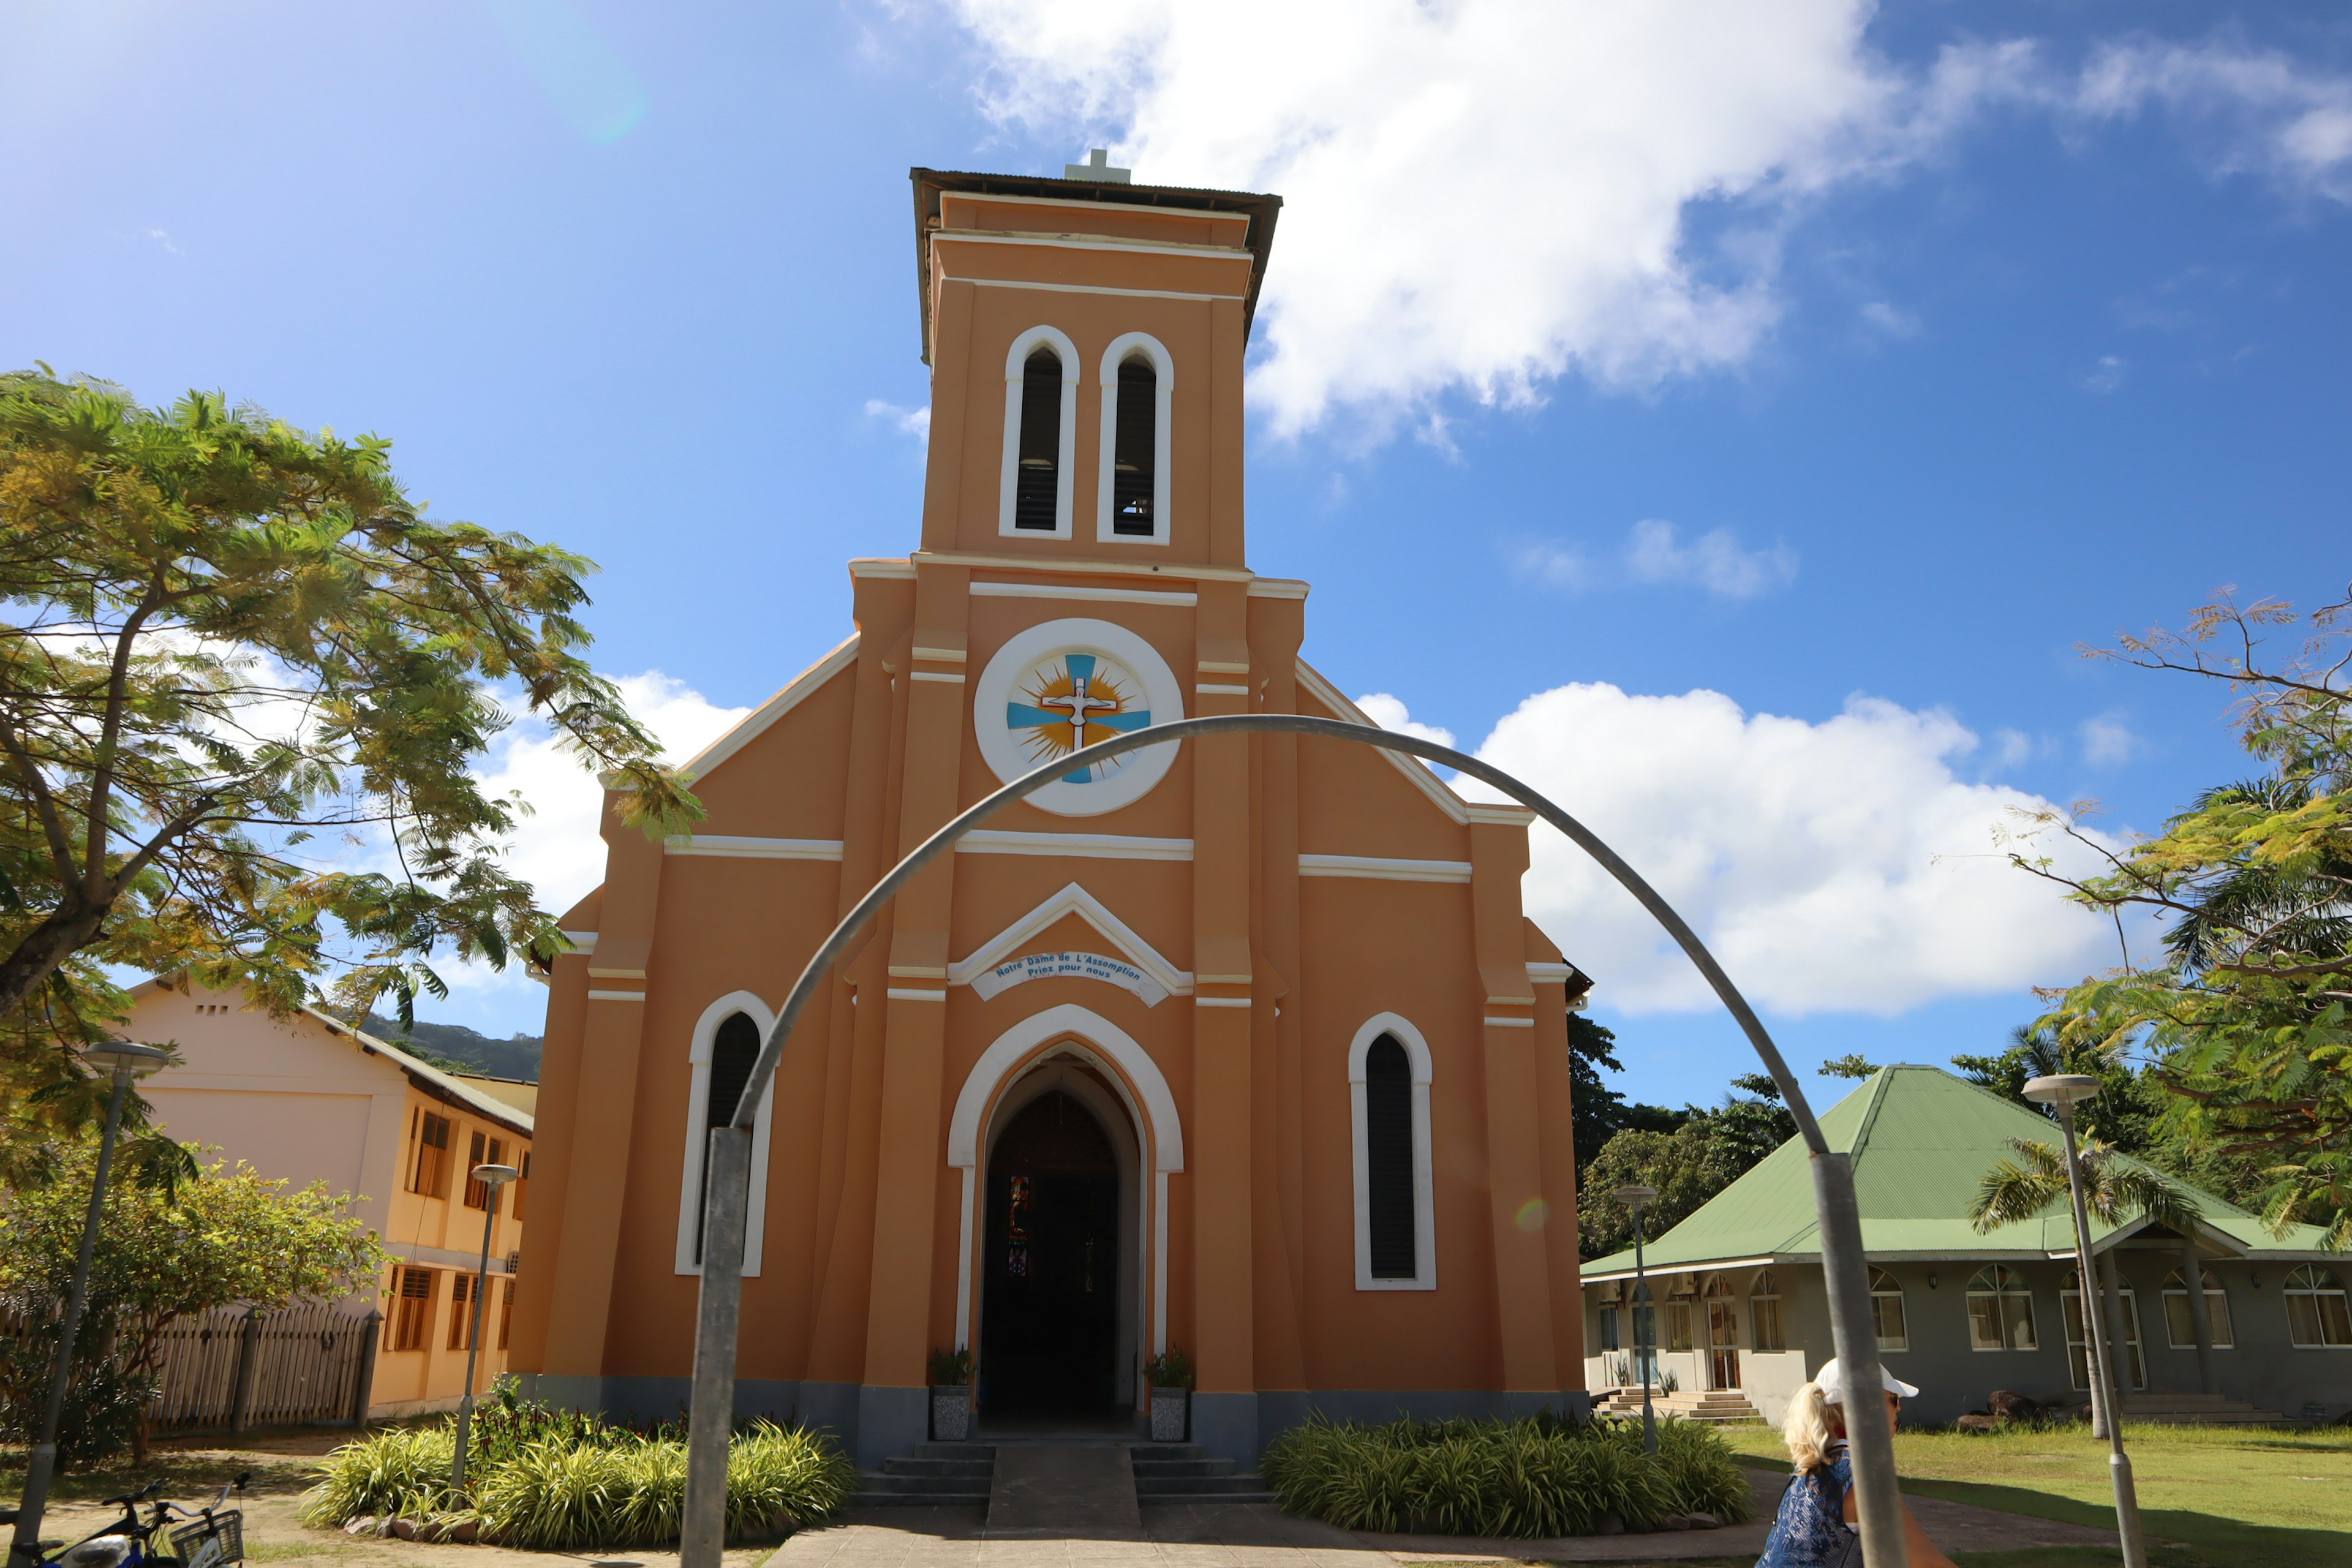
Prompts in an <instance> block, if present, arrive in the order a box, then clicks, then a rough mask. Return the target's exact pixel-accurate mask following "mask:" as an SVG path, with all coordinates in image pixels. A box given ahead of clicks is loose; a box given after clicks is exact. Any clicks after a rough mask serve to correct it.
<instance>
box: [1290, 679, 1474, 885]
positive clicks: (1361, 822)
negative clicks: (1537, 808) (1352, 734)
mask: <svg viewBox="0 0 2352 1568" xmlns="http://www.w3.org/2000/svg"><path fill="white" fill-rule="evenodd" d="M1298 697H1299V702H1298V707H1299V711H1301V712H1302V713H1307V714H1310V715H1312V716H1314V717H1317V718H1324V717H1328V718H1333V719H1340V720H1345V721H1348V722H1349V723H1355V724H1361V725H1364V726H1365V727H1367V728H1373V727H1375V726H1373V724H1372V721H1371V720H1370V718H1369V717H1368V716H1366V714H1365V713H1364V710H1362V709H1360V708H1359V707H1357V706H1356V705H1355V704H1354V703H1353V702H1350V701H1349V700H1348V699H1347V698H1346V697H1344V696H1342V695H1340V693H1339V689H1338V688H1337V687H1335V686H1333V685H1332V684H1331V683H1330V682H1329V681H1328V679H1325V678H1324V677H1323V676H1322V675H1321V674H1319V673H1318V672H1317V671H1316V670H1314V669H1312V668H1309V667H1308V666H1307V662H1306V661H1305V660H1303V659H1302V660H1300V661H1299V664H1298ZM1298 773H1299V779H1298V782H1299V791H1300V795H1301V796H1302V802H1303V803H1304V802H1311V803H1312V809H1311V810H1308V811H1305V812H1302V814H1301V818H1300V837H1299V844H1298V847H1299V850H1300V852H1301V853H1302V854H1308V855H1318V854H1319V855H1349V856H1371V857H1381V858H1425V859H1438V860H1447V861H1456V860H1460V859H1462V858H1464V857H1465V856H1466V855H1467V854H1468V846H1467V840H1466V839H1465V836H1464V834H1463V831H1462V830H1463V828H1464V827H1465V826H1467V825H1468V824H1469V822H1470V821H1471V820H1472V818H1471V807H1470V805H1469V803H1468V802H1466V801H1465V800H1463V799H1462V797H1461V796H1459V795H1455V794H1454V792H1453V791H1452V790H1451V789H1449V788H1447V787H1446V784H1445V783H1444V780H1442V779H1440V778H1439V777H1438V776H1437V775H1436V774H1435V773H1432V772H1430V770H1429V768H1428V767H1427V766H1426V765H1425V764H1424V763H1422V762H1421V761H1420V760H1419V759H1417V758H1414V757H1409V756H1406V755H1405V754H1404V753H1403V752H1386V751H1377V752H1376V751H1374V750H1372V749H1371V748H1370V747H1366V746H1355V745H1349V744H1348V743H1346V742H1340V741H1326V740H1320V739H1318V738H1316V737H1314V736H1302V737H1301V738H1300V740H1299V742H1298Z"/></svg>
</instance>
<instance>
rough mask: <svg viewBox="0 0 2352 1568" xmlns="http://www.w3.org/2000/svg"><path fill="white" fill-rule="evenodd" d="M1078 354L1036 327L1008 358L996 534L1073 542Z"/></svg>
mask: <svg viewBox="0 0 2352 1568" xmlns="http://www.w3.org/2000/svg"><path fill="white" fill-rule="evenodd" d="M1077 398H1078V351H1077V348H1076V345H1074V344H1073V343H1072V342H1070V340H1069V338H1068V336H1067V335H1066V333H1064V332H1063V331H1061V330H1060V329H1058V328H1055V327H1032V328H1030V329H1029V330H1028V331H1025V332H1023V333H1022V334H1021V335H1020V336H1019V337H1016V338H1014V339H1013V342H1012V344H1011V346H1010V347H1008V348H1007V349H1006V350H1005V355H1004V473H1003V486H1004V488H1003V492H1002V494H1001V496H1000V499H999V500H998V506H999V509H1000V510H999V512H998V517H997V531H998V532H999V533H1002V534H1005V535H1009V536H1014V537H1020V538H1027V539H1034V538H1038V537H1040V536H1044V537H1047V538H1054V539H1067V538H1068V537H1069V536H1070V484H1071V474H1070V469H1071V467H1072V462H1071V459H1072V457H1073V455H1074V454H1075V453H1076V449H1077V448H1076V432H1075V430H1074V429H1073V426H1075V425H1076V423H1077V409H1078V403H1077Z"/></svg>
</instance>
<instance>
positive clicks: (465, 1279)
mask: <svg viewBox="0 0 2352 1568" xmlns="http://www.w3.org/2000/svg"><path fill="white" fill-rule="evenodd" d="M474 1283H475V1281H474V1277H473V1276H472V1275H470V1274H453V1275H451V1276H450V1277H449V1348H450V1349H451V1350H453V1351H463V1350H471V1349H473V1348H474V1304H473V1303H474V1296H473V1291H474Z"/></svg>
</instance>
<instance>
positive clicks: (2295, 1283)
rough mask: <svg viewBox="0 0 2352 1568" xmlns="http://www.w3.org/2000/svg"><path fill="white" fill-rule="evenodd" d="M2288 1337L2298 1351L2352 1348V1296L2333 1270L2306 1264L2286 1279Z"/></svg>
mask: <svg viewBox="0 0 2352 1568" xmlns="http://www.w3.org/2000/svg"><path fill="white" fill-rule="evenodd" d="M2284 1296H2285V1298H2286V1328H2287V1337H2288V1338H2289V1339H2291V1340H2293V1341H2294V1343H2295V1346H2296V1348H2297V1349H2300V1350H2316V1349H2327V1350H2334V1349H2336V1348H2338V1347H2340V1346H2344V1345H2352V1297H2347V1293H2346V1291H2345V1289H2344V1281H2343V1279H2341V1278H2340V1277H2338V1276H2337V1275H2336V1274H2335V1273H2334V1272H2333V1271H2332V1270H2329V1269H2326V1268H2320V1267H2319V1265H2317V1264H2315V1263H2306V1264H2305V1265H2304V1266H2303V1267H2302V1268H2298V1269H2296V1270H2295V1271H2294V1273H2292V1274H2290V1275H2288V1276H2287V1277H2286V1289H2285V1291H2284Z"/></svg>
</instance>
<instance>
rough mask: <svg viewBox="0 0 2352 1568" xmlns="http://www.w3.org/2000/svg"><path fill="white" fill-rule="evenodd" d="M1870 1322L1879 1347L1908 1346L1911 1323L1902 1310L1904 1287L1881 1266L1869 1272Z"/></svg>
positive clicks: (1900, 1347)
mask: <svg viewBox="0 0 2352 1568" xmlns="http://www.w3.org/2000/svg"><path fill="white" fill-rule="evenodd" d="M1870 1322H1871V1327H1872V1329H1873V1330H1874V1331H1875V1332H1876V1334H1877V1337H1878V1348H1879V1349H1880V1350H1883V1351H1907V1350H1909V1349H1910V1348H1911V1324H1910V1321H1909V1320H1908V1319H1907V1318H1906V1316H1905V1315H1904V1311H1903V1287H1902V1285H1901V1284H1900V1283H1899V1282H1897V1280H1896V1279H1895V1276H1894V1275H1892V1274H1889V1273H1888V1272H1887V1271H1886V1270H1885V1269H1884V1268H1874V1269H1872V1270H1871V1271H1870Z"/></svg>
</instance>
